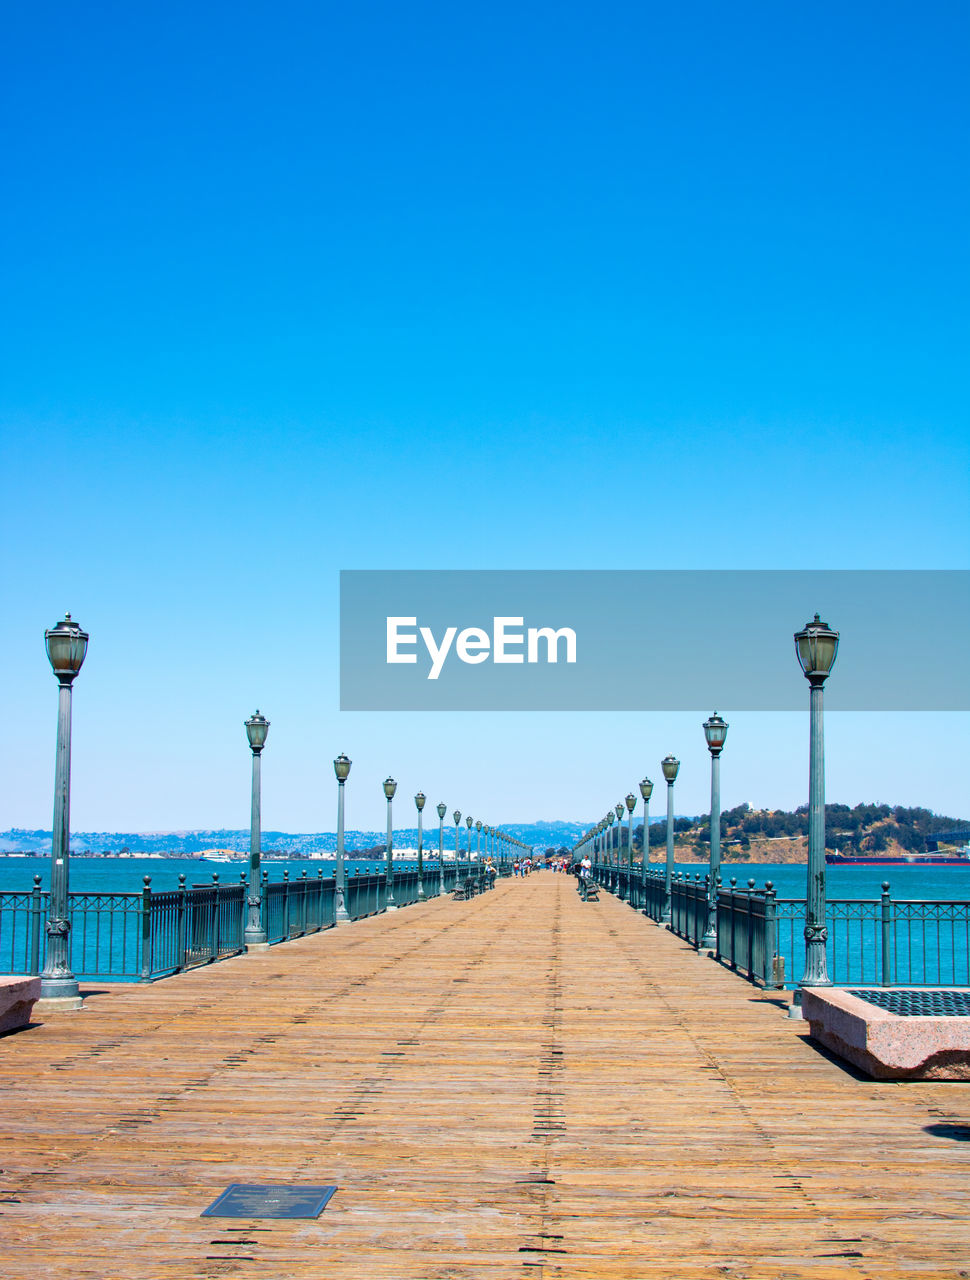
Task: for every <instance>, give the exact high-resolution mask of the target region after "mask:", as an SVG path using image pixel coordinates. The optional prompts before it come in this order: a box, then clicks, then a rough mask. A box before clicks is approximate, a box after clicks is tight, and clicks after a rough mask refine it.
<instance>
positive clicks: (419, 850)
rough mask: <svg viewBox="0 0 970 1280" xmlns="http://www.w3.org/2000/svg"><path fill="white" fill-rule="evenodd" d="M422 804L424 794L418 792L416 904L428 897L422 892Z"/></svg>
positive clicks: (416, 797) (415, 799) (416, 806)
mask: <svg viewBox="0 0 970 1280" xmlns="http://www.w3.org/2000/svg"><path fill="white" fill-rule="evenodd" d="M424 802H425V794H424V792H423V791H419V792H418V794H417V795H416V796H415V797H414V805H415V808H416V809H417V811H418V902H424V901H426V899H427V897H428V895H427V894H426V893H425V891H424V861H423V852H422V851H423V847H424V833H423V831H422V828H421V822H422V818H421V811H422V810H423V809H424Z"/></svg>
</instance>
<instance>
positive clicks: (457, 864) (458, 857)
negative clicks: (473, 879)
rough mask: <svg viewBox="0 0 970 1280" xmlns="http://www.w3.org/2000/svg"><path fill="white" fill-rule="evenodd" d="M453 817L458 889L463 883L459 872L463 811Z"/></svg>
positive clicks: (456, 883)
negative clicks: (460, 825)
mask: <svg viewBox="0 0 970 1280" xmlns="http://www.w3.org/2000/svg"><path fill="white" fill-rule="evenodd" d="M451 816H452V817H453V818H454V820H455V888H456V889H457V888H458V885H459V884H460V883H461V876H460V875H459V871H458V868H459V867H460V866H461V856H460V855H461V850H460V849H459V848H458V833H459V830H460V828H459V825H458V824H459V823H460V822H461V810H460V809H456V810H455V812H454V813H453V814H452V815H451Z"/></svg>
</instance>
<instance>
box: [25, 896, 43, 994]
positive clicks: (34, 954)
mask: <svg viewBox="0 0 970 1280" xmlns="http://www.w3.org/2000/svg"><path fill="white" fill-rule="evenodd" d="M42 902H43V899H42V898H41V893H40V876H34V887H33V889H31V891H30V969H29V971H28V972H29V973H30V974H31V976H34V975H36V974H38V973H40V916H41V910H42Z"/></svg>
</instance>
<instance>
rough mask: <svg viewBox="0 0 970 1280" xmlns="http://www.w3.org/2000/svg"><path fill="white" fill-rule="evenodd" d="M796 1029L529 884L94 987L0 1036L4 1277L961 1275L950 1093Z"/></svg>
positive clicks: (966, 1164)
mask: <svg viewBox="0 0 970 1280" xmlns="http://www.w3.org/2000/svg"><path fill="white" fill-rule="evenodd" d="M805 1035H806V1028H805V1026H804V1024H802V1023H793V1022H790V1021H789V1020H787V1019H786V1018H785V1017H784V1016H783V1013H782V1011H781V1009H780V1008H779V1005H778V1003H777V1002H776V1001H775V999H774V998H772V997H769V996H768V995H767V994H765V995H762V994H761V993H759V992H758V991H757V990H756V989H754V988H752V987H751V986H749V985H748V984H747V983H745V982H744V981H743V980H742V979H740V978H738V977H736V976H734V975H733V974H731V973H729V972H727V971H726V970H724V969H722V968H721V967H719V966H718V965H716V964H715V963H713V962H712V961H710V960H705V959H702V958H701V957H699V956H696V955H695V954H693V953H692V952H691V951H690V950H689V949H688V948H686V947H685V946H684V945H683V944H682V943H680V942H679V941H678V940H677V939H676V938H674V937H672V936H671V935H670V934H668V933H666V932H665V931H663V930H661V929H658V928H657V927H656V926H655V925H653V924H652V923H650V922H649V921H647V920H645V919H643V918H642V917H640V916H638V915H637V914H636V913H635V912H633V911H632V910H631V909H630V908H629V907H627V906H625V905H624V904H622V903H620V902H617V901H616V900H615V899H613V898H611V897H609V896H608V895H606V894H604V895H603V896H602V897H601V899H600V901H599V902H598V903H589V904H583V903H582V902H580V901H579V899H578V897H577V895H576V892H575V889H574V882H573V880H572V878H571V877H566V876H558V875H553V874H551V873H541V874H539V875H533V876H532V877H530V878H529V879H528V880H515V881H505V882H503V883H501V884H500V885H499V887H498V888H497V889H496V890H495V891H494V892H492V893H489V894H486V895H485V896H483V897H482V898H480V899H475V900H474V901H472V902H468V903H455V902H452V901H434V902H431V903H428V904H426V905H424V906H420V907H417V906H415V907H410V908H407V909H405V910H402V911H399V912H397V913H394V914H391V915H389V916H382V917H378V918H375V919H372V920H367V921H362V922H360V923H358V924H355V925H352V926H348V927H345V928H342V929H340V930H334V931H330V932H328V933H326V934H322V935H317V936H315V937H311V938H306V939H302V940H300V941H298V942H294V943H290V944H287V945H284V946H280V947H276V948H274V949H273V950H272V951H271V952H269V953H266V954H263V955H258V956H249V957H244V958H239V959H236V960H232V961H226V962H224V963H222V964H218V965H214V966H212V967H210V968H207V969H204V970H201V971H196V972H194V973H191V974H186V975H183V976H180V977H176V978H172V979H168V980H166V981H163V982H160V983H158V984H156V985H154V986H150V987H115V988H113V989H110V990H109V989H106V990H103V991H101V992H96V993H93V994H91V995H90V996H89V997H88V998H87V1008H86V1009H85V1010H84V1011H83V1012H81V1013H76V1014H66V1015H63V1014H62V1015H60V1016H58V1017H56V1018H50V1019H49V1020H48V1021H47V1022H46V1023H44V1024H43V1025H40V1026H35V1027H33V1028H31V1029H28V1030H26V1031H23V1032H20V1033H15V1034H12V1035H9V1036H6V1037H3V1038H0V1081H2V1086H3V1123H2V1129H3V1139H2V1148H0V1150H2V1155H0V1164H2V1166H3V1172H2V1173H0V1218H2V1221H0V1256H2V1261H0V1274H2V1276H3V1277H5V1280H19V1278H20V1277H30V1278H31V1280H34V1278H35V1277H38V1276H44V1277H48V1276H49V1277H68V1276H71V1277H77V1276H97V1277H99V1278H103V1277H126V1278H131V1280H141V1278H142V1277H144V1278H146V1280H169V1278H175V1277H179V1278H189V1277H191V1278H192V1280H196V1278H198V1277H210V1276H213V1277H214V1276H233V1277H244V1278H246V1280H248V1278H249V1277H254V1278H271V1280H287V1278H289V1277H313V1278H314V1280H320V1278H321V1277H328V1278H329V1277H335V1278H337V1280H343V1278H349V1277H353V1278H354V1280H358V1278H363V1280H370V1278H371V1277H393V1278H394V1280H411V1278H418V1280H466V1278H467V1280H472V1278H474V1280H506V1278H508V1280H521V1278H523V1277H538V1278H540V1280H550V1278H552V1277H563V1278H567V1280H585V1278H587V1277H603V1278H609V1280H614V1278H615V1280H620V1278H623V1280H647V1278H650V1280H653V1278H655V1277H663V1278H664V1280H679V1278H681V1277H683V1278H687V1277H691V1278H696V1277H720V1278H723V1277H739V1278H740V1277H746V1278H748V1280H755V1278H760V1277H764V1278H765V1280H786V1278H788V1277H803V1276H805V1277H813V1278H816V1280H829V1278H835V1277H852V1278H853V1280H859V1277H900V1276H919V1277H929V1276H940V1277H942V1276H946V1277H960V1276H970V1179H968V1173H970V1142H968V1141H966V1139H967V1138H968V1137H970V1114H968V1113H970V1084H952V1083H951V1084H923V1083H918V1084H912V1083H906V1084H876V1083H873V1082H871V1081H867V1080H865V1079H862V1078H860V1077H858V1076H856V1075H854V1074H852V1073H851V1072H849V1071H847V1070H845V1069H843V1068H842V1067H841V1066H839V1065H838V1064H837V1063H836V1062H834V1061H832V1060H831V1059H829V1058H828V1057H826V1056H824V1055H823V1054H822V1053H820V1052H819V1051H817V1050H816V1049H815V1048H814V1047H813V1046H812V1045H811V1044H809V1043H808V1042H807V1041H806V1039H805ZM233 1182H242V1183H296V1184H300V1183H312V1184H320V1183H336V1184H338V1185H339V1187H340V1190H339V1191H338V1193H337V1195H336V1196H335V1197H334V1199H333V1200H332V1201H331V1202H330V1205H329V1207H328V1208H327V1209H326V1210H325V1211H324V1213H323V1215H322V1216H321V1217H320V1218H319V1219H316V1220H311V1221H306V1220H303V1221H274V1220H252V1221H237V1220H233V1219H212V1218H200V1217H199V1214H200V1213H201V1211H202V1210H203V1209H204V1208H205V1207H206V1206H207V1205H209V1204H210V1203H211V1202H212V1201H213V1200H214V1199H215V1198H216V1196H217V1195H218V1194H219V1193H220V1192H221V1191H222V1190H223V1189H224V1188H225V1187H226V1186H227V1185H228V1184H229V1183H233Z"/></svg>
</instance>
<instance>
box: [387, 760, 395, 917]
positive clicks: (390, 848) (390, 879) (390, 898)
mask: <svg viewBox="0 0 970 1280" xmlns="http://www.w3.org/2000/svg"><path fill="white" fill-rule="evenodd" d="M396 790H397V783H396V782H395V781H394V779H393V778H385V779H384V794H385V796H386V797H387V901H386V903H385V910H386V911H396V910H397V903H396V902H395V901H394V836H393V828H392V825H391V801H392V800H393V799H394V792H395V791H396Z"/></svg>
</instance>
